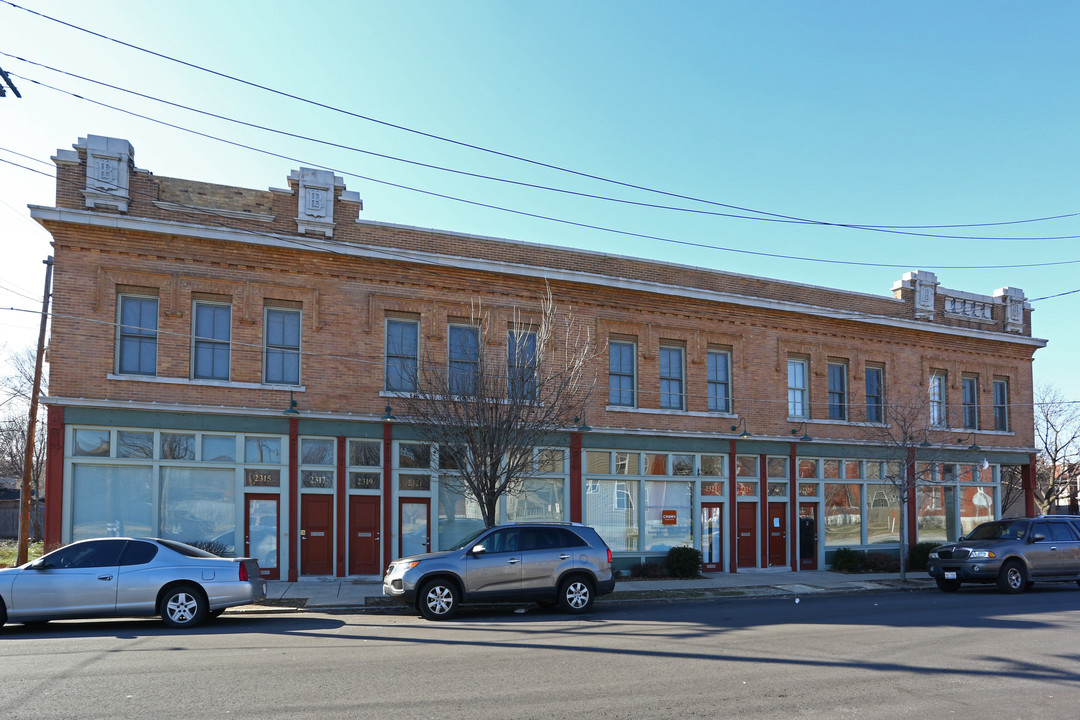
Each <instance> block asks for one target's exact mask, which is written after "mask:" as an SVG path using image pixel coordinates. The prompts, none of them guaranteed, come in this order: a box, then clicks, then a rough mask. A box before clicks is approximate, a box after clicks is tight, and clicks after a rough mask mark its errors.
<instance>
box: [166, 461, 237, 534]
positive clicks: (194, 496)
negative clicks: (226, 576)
mask: <svg viewBox="0 0 1080 720" xmlns="http://www.w3.org/2000/svg"><path fill="white" fill-rule="evenodd" d="M159 507H160V517H161V537H164V538H168V539H170V540H179V541H181V542H186V543H189V544H195V545H199V544H202V545H204V546H205V545H206V544H208V543H214V544H218V545H223V546H225V548H226V550H227V551H231V550H232V549H233V547H234V546H235V540H234V537H233V531H234V530H235V525H236V473H235V472H234V471H233V470H218V469H213V468H206V467H183V468H179V467H163V468H161V496H160V503H159Z"/></svg>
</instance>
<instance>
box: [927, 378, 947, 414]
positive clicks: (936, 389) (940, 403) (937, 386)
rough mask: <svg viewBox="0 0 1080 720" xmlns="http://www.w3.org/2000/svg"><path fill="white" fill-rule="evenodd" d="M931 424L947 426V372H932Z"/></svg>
mask: <svg viewBox="0 0 1080 720" xmlns="http://www.w3.org/2000/svg"><path fill="white" fill-rule="evenodd" d="M929 392H930V425H931V426H933V427H945V418H946V407H945V373H942V372H933V373H930V390H929Z"/></svg>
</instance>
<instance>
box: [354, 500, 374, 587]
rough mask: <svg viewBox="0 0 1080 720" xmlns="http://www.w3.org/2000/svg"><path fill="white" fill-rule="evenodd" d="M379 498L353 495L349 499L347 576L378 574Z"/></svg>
mask: <svg viewBox="0 0 1080 720" xmlns="http://www.w3.org/2000/svg"><path fill="white" fill-rule="evenodd" d="M380 535H381V533H380V532H379V498H378V497H373V496H371V495H353V496H351V497H350V498H349V574H350V575H377V574H378V573H379V570H380V567H379V542H380V539H381V538H380Z"/></svg>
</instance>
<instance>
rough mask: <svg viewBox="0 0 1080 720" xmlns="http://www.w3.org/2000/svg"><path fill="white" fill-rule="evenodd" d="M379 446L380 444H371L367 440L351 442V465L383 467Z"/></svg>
mask: <svg viewBox="0 0 1080 720" xmlns="http://www.w3.org/2000/svg"><path fill="white" fill-rule="evenodd" d="M379 445H380V443H378V442H369V441H367V440H350V441H349V465H354V466H355V465H361V466H364V467H379V466H380V465H382V457H381V453H380V452H379Z"/></svg>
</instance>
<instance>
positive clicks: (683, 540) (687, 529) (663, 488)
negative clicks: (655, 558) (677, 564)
mask: <svg viewBox="0 0 1080 720" xmlns="http://www.w3.org/2000/svg"><path fill="white" fill-rule="evenodd" d="M693 498H694V486H693V484H692V483H688V482H653V481H649V482H646V483H645V537H644V539H643V541H642V543H641V549H642V550H646V551H649V552H658V551H662V552H666V551H667V550H668V549H670V548H672V547H675V546H676V545H690V544H691V543H692V542H693V537H692V526H693V519H692V518H691V517H690V508H691V507H693Z"/></svg>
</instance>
